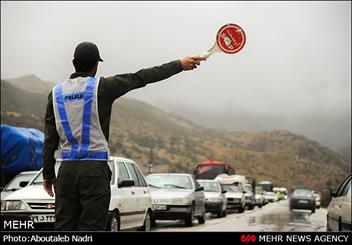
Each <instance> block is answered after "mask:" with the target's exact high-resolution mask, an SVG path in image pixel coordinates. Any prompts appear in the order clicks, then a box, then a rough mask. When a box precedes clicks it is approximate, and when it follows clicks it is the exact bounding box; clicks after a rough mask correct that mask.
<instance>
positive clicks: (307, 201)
mask: <svg viewBox="0 0 352 245" xmlns="http://www.w3.org/2000/svg"><path fill="white" fill-rule="evenodd" d="M315 205H316V204H315V197H314V195H313V193H312V190H309V189H295V190H294V191H293V193H292V195H291V199H290V210H292V209H308V210H311V211H312V213H315Z"/></svg>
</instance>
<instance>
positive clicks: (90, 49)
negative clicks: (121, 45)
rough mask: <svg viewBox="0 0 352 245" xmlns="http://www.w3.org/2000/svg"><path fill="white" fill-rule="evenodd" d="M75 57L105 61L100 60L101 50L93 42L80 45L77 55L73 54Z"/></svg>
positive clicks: (76, 51)
mask: <svg viewBox="0 0 352 245" xmlns="http://www.w3.org/2000/svg"><path fill="white" fill-rule="evenodd" d="M73 57H74V58H77V59H89V60H99V61H103V59H102V58H100V54H99V49H98V47H97V45H95V44H94V43H91V42H83V43H80V44H78V45H77V47H76V49H75V53H74V54H73Z"/></svg>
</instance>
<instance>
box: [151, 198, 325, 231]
mask: <svg viewBox="0 0 352 245" xmlns="http://www.w3.org/2000/svg"><path fill="white" fill-rule="evenodd" d="M288 204H289V201H288V200H284V201H280V202H274V203H269V204H267V205H265V206H263V207H262V208H258V207H255V209H253V210H246V211H245V212H244V213H231V214H228V215H227V217H224V218H216V216H212V215H210V213H208V214H207V220H206V222H205V224H198V221H197V219H195V220H194V221H193V226H192V227H185V225H184V221H168V220H167V221H164V220H162V221H161V220H158V221H157V222H156V224H157V226H156V227H155V228H154V229H153V231H169V232H173V231H207V232H208V231H325V229H326V214H327V211H326V209H323V208H320V209H316V212H315V213H314V214H312V213H311V212H310V211H308V210H293V211H290V210H289V206H288Z"/></svg>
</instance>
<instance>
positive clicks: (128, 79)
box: [43, 56, 183, 231]
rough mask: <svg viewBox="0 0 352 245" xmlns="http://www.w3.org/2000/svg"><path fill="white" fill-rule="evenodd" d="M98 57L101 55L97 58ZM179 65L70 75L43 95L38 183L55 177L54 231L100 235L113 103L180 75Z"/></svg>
mask: <svg viewBox="0 0 352 245" xmlns="http://www.w3.org/2000/svg"><path fill="white" fill-rule="evenodd" d="M99 57H100V56H99ZM182 70H183V69H182V66H181V63H180V61H179V60H175V61H172V62H169V63H166V64H163V65H161V66H155V67H152V68H147V69H142V70H140V71H138V72H136V73H128V74H121V75H115V76H111V77H106V78H104V77H100V78H98V77H89V76H88V74H86V73H82V72H76V73H73V74H72V75H71V76H70V78H69V79H68V80H67V81H64V82H63V83H61V84H59V85H57V86H55V87H54V89H53V91H52V92H50V94H49V96H48V104H47V110H46V115H45V142H44V148H43V157H44V170H43V178H44V179H47V180H50V179H53V178H55V177H56V176H55V171H54V165H55V162H56V159H55V157H54V155H55V156H56V158H58V160H59V159H60V161H61V166H60V169H59V172H58V176H57V180H56V182H55V185H54V189H55V215H56V221H55V229H56V230H86V231H88V230H104V229H105V227H106V217H107V213H108V208H109V202H110V179H111V171H110V169H109V167H108V165H107V160H108V159H109V148H108V140H109V124H110V117H111V107H112V104H113V102H114V101H115V100H116V99H117V98H119V97H121V96H122V95H124V94H126V93H127V92H129V91H131V90H133V89H137V88H141V87H144V86H146V85H147V84H148V83H153V82H157V81H160V80H163V79H166V78H168V77H170V76H172V75H174V74H177V73H179V72H181V71H182Z"/></svg>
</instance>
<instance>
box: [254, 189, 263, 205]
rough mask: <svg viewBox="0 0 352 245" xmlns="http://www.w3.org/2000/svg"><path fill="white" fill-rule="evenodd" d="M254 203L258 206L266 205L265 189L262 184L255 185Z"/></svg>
mask: <svg viewBox="0 0 352 245" xmlns="http://www.w3.org/2000/svg"><path fill="white" fill-rule="evenodd" d="M254 205H256V206H258V207H259V208H261V207H262V206H263V205H265V200H264V191H263V187H261V186H256V187H255V197H254Z"/></svg>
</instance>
